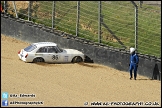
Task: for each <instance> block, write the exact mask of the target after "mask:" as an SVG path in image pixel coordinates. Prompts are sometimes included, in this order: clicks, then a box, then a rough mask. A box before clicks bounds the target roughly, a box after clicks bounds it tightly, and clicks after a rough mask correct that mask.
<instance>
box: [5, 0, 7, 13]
mask: <svg viewBox="0 0 162 108" xmlns="http://www.w3.org/2000/svg"><path fill="white" fill-rule="evenodd" d="M4 13H5V14H6V13H7V1H4Z"/></svg>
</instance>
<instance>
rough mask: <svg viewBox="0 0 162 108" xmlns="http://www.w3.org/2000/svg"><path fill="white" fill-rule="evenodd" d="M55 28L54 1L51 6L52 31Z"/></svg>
mask: <svg viewBox="0 0 162 108" xmlns="http://www.w3.org/2000/svg"><path fill="white" fill-rule="evenodd" d="M53 28H55V1H53V4H52V29H53Z"/></svg>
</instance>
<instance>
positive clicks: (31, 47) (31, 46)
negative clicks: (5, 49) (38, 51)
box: [24, 45, 37, 52]
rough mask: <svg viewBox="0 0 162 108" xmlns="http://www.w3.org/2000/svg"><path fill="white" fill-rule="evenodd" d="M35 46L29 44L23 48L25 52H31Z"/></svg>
mask: <svg viewBox="0 0 162 108" xmlns="http://www.w3.org/2000/svg"><path fill="white" fill-rule="evenodd" d="M35 48H37V47H36V46H35V45H30V46H28V47H26V48H25V49H24V50H25V51H26V52H31V51H33V50H34V49H35Z"/></svg>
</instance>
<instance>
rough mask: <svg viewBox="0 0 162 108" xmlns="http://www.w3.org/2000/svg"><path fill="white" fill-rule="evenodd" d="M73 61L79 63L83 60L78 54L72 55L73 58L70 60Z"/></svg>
mask: <svg viewBox="0 0 162 108" xmlns="http://www.w3.org/2000/svg"><path fill="white" fill-rule="evenodd" d="M72 62H73V63H79V62H83V59H82V58H81V57H79V56H77V57H74V58H73V60H72Z"/></svg>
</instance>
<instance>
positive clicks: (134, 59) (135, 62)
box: [129, 52, 139, 80]
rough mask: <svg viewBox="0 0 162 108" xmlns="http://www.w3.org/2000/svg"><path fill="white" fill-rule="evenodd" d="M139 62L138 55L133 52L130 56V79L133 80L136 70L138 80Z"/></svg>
mask: <svg viewBox="0 0 162 108" xmlns="http://www.w3.org/2000/svg"><path fill="white" fill-rule="evenodd" d="M138 62H139V59H138V55H137V54H136V53H135V52H133V53H132V54H131V56H130V66H129V71H130V79H131V78H132V70H133V69H134V79H135V80H136V77H137V66H138Z"/></svg>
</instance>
